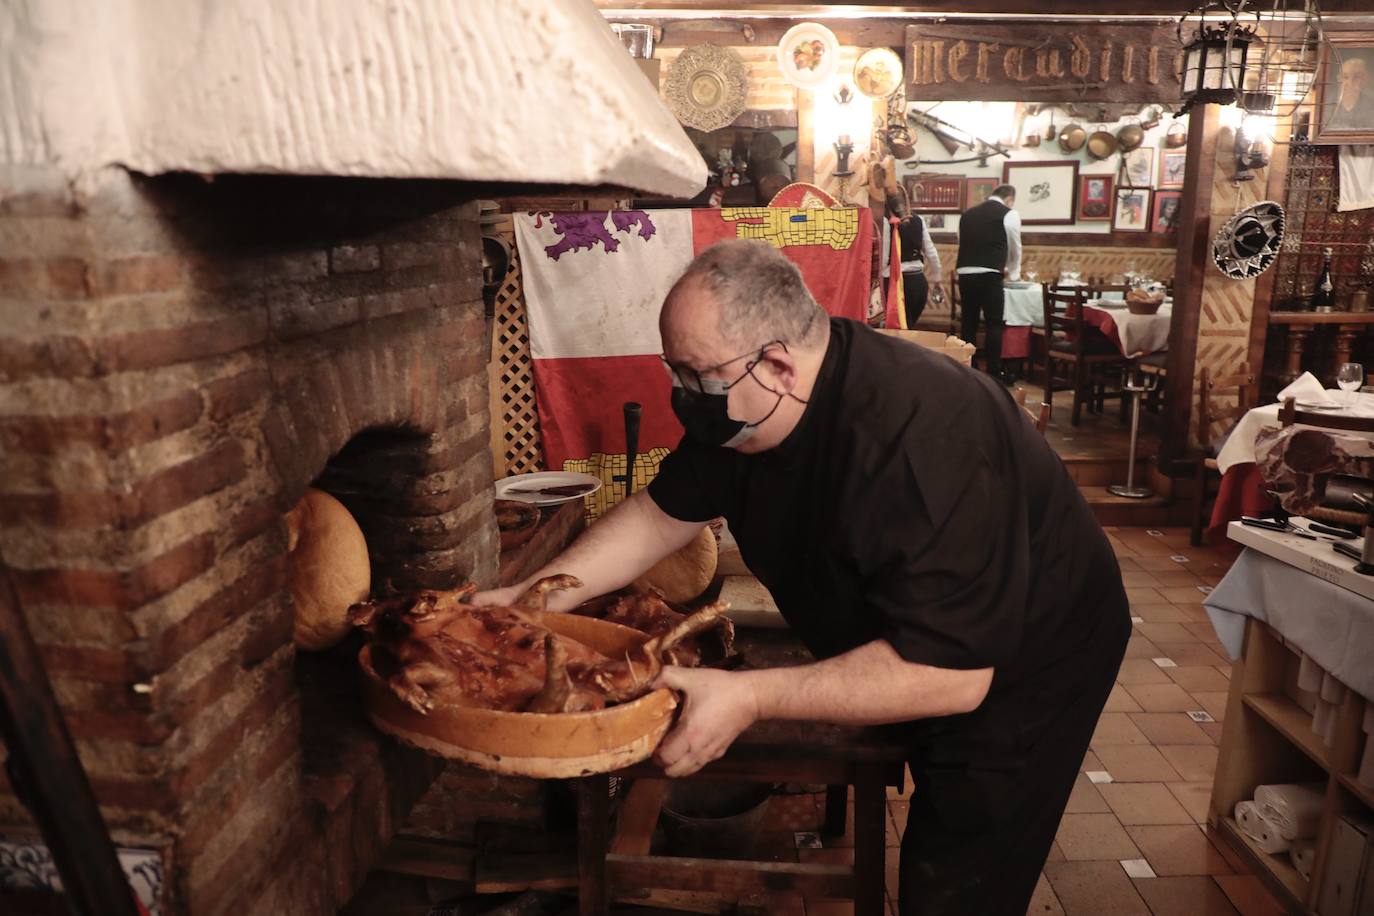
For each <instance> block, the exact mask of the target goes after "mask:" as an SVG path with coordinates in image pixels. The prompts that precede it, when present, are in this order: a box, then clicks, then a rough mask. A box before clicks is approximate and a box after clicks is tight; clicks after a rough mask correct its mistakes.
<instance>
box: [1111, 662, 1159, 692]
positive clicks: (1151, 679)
mask: <svg viewBox="0 0 1374 916" xmlns="http://www.w3.org/2000/svg"><path fill="white" fill-rule="evenodd" d="M1116 682H1117V683H1118V684H1125V685H1127V686H1130V685H1132V684H1168V683H1170V678H1169V675H1167V674H1165V673H1164V670H1163V669H1162V668H1160V667H1159V666H1158V665H1156V664H1155V663H1154V662H1152V661H1151V660H1150V659H1149V658H1128V659H1126V660H1125V661H1123V662H1122V663H1121V670H1120V671H1118V672H1117V673H1116Z"/></svg>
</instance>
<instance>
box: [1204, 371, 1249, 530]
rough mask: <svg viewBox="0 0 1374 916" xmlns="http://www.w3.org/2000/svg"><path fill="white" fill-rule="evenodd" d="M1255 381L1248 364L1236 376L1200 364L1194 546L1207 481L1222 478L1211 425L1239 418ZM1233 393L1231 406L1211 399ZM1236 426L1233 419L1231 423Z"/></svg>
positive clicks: (1206, 494) (1243, 411)
mask: <svg viewBox="0 0 1374 916" xmlns="http://www.w3.org/2000/svg"><path fill="white" fill-rule="evenodd" d="M1254 384H1255V376H1254V374H1253V373H1252V372H1251V371H1250V366H1249V365H1248V364H1246V365H1242V366H1241V367H1240V372H1238V373H1236V374H1235V375H1220V376H1216V377H1215V378H1214V377H1213V376H1212V373H1211V370H1210V369H1208V368H1207V367H1206V366H1203V367H1202V375H1201V385H1200V392H1199V395H1198V411H1197V438H1198V441H1199V442H1201V443H1202V456H1201V458H1200V459H1199V460H1198V464H1197V479H1196V481H1195V486H1194V491H1193V531H1192V534H1191V536H1190V537H1189V539H1188V540H1189V541H1190V542H1191V543H1192V545H1193V546H1194V547H1200V546H1201V545H1202V529H1203V527H1204V526H1205V524H1206V517H1205V515H1204V513H1205V512H1206V509H1207V499H1208V495H1209V494H1208V483H1209V482H1210V481H1212V480H1216V481H1218V482H1220V481H1221V473H1220V471H1219V469H1218V468H1217V459H1216V451H1215V449H1213V447H1212V444H1211V443H1212V424H1213V423H1215V422H1217V421H1219V420H1233V421H1239V420H1240V418H1241V417H1243V416H1245V412H1246V411H1247V410H1249V409H1250V394H1251V391H1252V387H1253V386H1254ZM1232 394H1233V395H1235V398H1236V404H1235V406H1234V407H1218V406H1216V405H1215V404H1213V403H1212V399H1213V398H1216V397H1221V396H1223V395H1232ZM1231 426H1235V422H1233V423H1231Z"/></svg>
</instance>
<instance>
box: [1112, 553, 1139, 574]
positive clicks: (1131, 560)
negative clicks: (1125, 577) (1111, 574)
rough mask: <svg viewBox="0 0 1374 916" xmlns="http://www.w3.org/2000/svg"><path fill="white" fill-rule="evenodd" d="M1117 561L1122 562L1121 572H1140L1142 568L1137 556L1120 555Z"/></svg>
mask: <svg viewBox="0 0 1374 916" xmlns="http://www.w3.org/2000/svg"><path fill="white" fill-rule="evenodd" d="M1116 561H1117V562H1118V563H1120V564H1121V572H1122V573H1123V574H1124V573H1128V572H1138V571H1139V570H1140V564H1138V563H1137V562H1136V560H1135V557H1129V556H1127V557H1123V556H1118V557H1117V558H1116Z"/></svg>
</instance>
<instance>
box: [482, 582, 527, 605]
mask: <svg viewBox="0 0 1374 916" xmlns="http://www.w3.org/2000/svg"><path fill="white" fill-rule="evenodd" d="M526 588H528V586H526V585H511V586H509V587H507V588H494V589H492V590H491V591H487V592H477V593H476V594H474V595H473V596H472V603H473V604H478V605H495V606H496V607H512V606H513V605H514V604H515V599H516V598H519V597H520V596H521V595H523V594H524V593H525V589H526Z"/></svg>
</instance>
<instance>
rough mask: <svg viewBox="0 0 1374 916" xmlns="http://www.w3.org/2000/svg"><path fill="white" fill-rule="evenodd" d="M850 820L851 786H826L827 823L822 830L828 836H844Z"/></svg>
mask: <svg viewBox="0 0 1374 916" xmlns="http://www.w3.org/2000/svg"><path fill="white" fill-rule="evenodd" d="M848 821H849V786H826V787H825V823H823V824H822V825H821V832H822V833H824V834H826V835H827V836H844V831H845V827H846V826H847V822H848Z"/></svg>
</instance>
